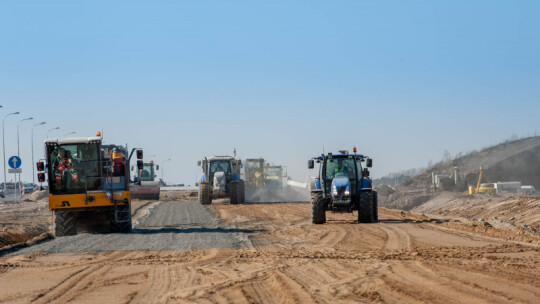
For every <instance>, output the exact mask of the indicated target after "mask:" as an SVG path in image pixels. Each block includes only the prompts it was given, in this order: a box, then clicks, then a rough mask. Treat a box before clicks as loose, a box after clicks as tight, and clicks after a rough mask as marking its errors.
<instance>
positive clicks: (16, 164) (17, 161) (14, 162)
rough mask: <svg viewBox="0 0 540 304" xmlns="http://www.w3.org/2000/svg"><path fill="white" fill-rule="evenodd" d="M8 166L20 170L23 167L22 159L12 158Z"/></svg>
mask: <svg viewBox="0 0 540 304" xmlns="http://www.w3.org/2000/svg"><path fill="white" fill-rule="evenodd" d="M8 164H9V166H10V167H11V168H13V169H18V168H19V167H20V166H21V159H20V158H19V157H18V156H12V157H10V158H9V160H8Z"/></svg>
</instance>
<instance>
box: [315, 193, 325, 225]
mask: <svg viewBox="0 0 540 304" xmlns="http://www.w3.org/2000/svg"><path fill="white" fill-rule="evenodd" d="M311 222H312V223H313V224H324V223H326V211H325V210H324V200H323V197H322V191H312V192H311Z"/></svg>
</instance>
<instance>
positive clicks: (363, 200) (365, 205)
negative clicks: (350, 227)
mask: <svg viewBox="0 0 540 304" xmlns="http://www.w3.org/2000/svg"><path fill="white" fill-rule="evenodd" d="M373 220H374V219H373V194H372V193H371V192H361V193H360V201H359V203H358V222H359V223H372V222H373Z"/></svg>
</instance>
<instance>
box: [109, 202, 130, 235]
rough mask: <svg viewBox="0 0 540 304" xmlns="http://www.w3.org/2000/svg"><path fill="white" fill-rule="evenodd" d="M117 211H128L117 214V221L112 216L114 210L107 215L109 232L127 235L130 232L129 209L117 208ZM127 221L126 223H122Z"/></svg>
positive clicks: (128, 207) (124, 207) (126, 207)
mask: <svg viewBox="0 0 540 304" xmlns="http://www.w3.org/2000/svg"><path fill="white" fill-rule="evenodd" d="M117 208H118V210H119V211H128V212H119V213H118V220H119V222H117V221H116V218H115V216H114V209H113V210H112V211H111V212H110V213H109V223H110V224H109V230H110V232H112V233H118V232H120V233H129V232H131V229H132V226H131V208H130V206H118V207H117ZM124 221H127V222H124Z"/></svg>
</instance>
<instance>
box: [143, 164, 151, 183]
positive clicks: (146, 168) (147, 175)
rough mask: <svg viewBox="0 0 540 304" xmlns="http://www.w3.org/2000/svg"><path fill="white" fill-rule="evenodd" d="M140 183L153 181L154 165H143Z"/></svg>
mask: <svg viewBox="0 0 540 304" xmlns="http://www.w3.org/2000/svg"><path fill="white" fill-rule="evenodd" d="M141 180H142V181H153V180H154V164H144V165H143V169H142V172H141Z"/></svg>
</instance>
